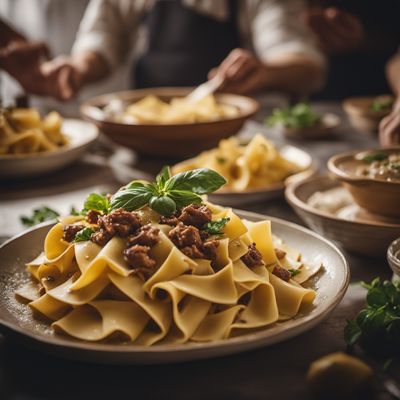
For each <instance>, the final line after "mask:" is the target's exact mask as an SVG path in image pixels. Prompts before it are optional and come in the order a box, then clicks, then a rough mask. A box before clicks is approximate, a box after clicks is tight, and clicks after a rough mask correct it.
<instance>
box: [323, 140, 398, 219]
mask: <svg viewBox="0 0 400 400" xmlns="http://www.w3.org/2000/svg"><path fill="white" fill-rule="evenodd" d="M376 152H382V153H387V154H390V153H393V152H396V153H398V152H400V146H393V147H387V148H384V149H369V150H363V151H360V150H358V151H352V152H349V153H341V154H338V155H336V156H333V157H331V158H330V159H329V160H328V169H329V171H330V172H331V173H332V174H333V176H334V177H335V179H337V180H338V181H340V182H342V183H343V184H344V186H345V187H346V188H347V189H348V190H349V192H350V193H351V195H352V196H353V198H354V201H355V202H356V203H357V204H358V205H359V206H360V207H363V208H365V209H366V210H368V211H370V212H372V213H375V214H379V215H385V216H388V217H395V218H399V217H400V181H385V180H382V179H375V178H370V177H364V176H360V175H357V173H356V170H357V168H358V167H360V166H362V165H365V164H364V162H363V161H362V160H359V159H357V158H362V157H363V156H364V155H368V154H369V153H376Z"/></svg>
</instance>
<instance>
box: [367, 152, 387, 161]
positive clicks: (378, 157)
mask: <svg viewBox="0 0 400 400" xmlns="http://www.w3.org/2000/svg"><path fill="white" fill-rule="evenodd" d="M387 157H388V156H387V154H385V153H382V152H381V151H378V152H376V153H371V154H368V155H366V156H365V157H363V158H362V160H363V161H364V162H366V163H369V164H370V163H373V162H374V161H383V160H386V159H387Z"/></svg>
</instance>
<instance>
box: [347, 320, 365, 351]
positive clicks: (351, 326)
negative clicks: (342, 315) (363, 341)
mask: <svg viewBox="0 0 400 400" xmlns="http://www.w3.org/2000/svg"><path fill="white" fill-rule="evenodd" d="M360 337H361V329H360V327H359V326H358V324H357V322H356V321H347V325H346V326H345V328H344V340H345V341H346V343H347V344H348V345H349V346H353V345H354V344H356V343H357V341H358V340H359V339H360Z"/></svg>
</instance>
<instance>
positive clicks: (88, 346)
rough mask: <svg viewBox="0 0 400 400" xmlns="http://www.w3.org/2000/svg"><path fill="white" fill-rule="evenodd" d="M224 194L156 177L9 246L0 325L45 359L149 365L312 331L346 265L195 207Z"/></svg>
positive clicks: (256, 225) (94, 197)
mask: <svg viewBox="0 0 400 400" xmlns="http://www.w3.org/2000/svg"><path fill="white" fill-rule="evenodd" d="M224 181H225V180H224V178H223V177H222V176H220V175H219V174H218V173H216V172H215V171H212V170H209V169H197V170H193V171H191V172H190V173H189V174H188V173H181V174H177V175H174V176H171V175H170V173H169V169H166V168H164V169H163V171H162V172H161V173H160V174H159V175H158V176H157V179H156V181H155V182H144V181H133V182H130V183H129V184H128V185H126V186H125V187H123V188H121V189H120V190H118V191H117V192H116V193H115V194H113V195H107V196H103V195H100V194H96V193H92V194H90V195H89V196H88V198H87V199H86V201H85V203H84V205H83V208H82V211H81V212H80V213H79V214H78V215H71V216H66V217H63V218H61V219H60V220H58V221H56V222H47V223H45V224H42V225H39V226H38V227H34V228H32V229H31V230H28V231H26V232H25V233H23V234H21V235H20V236H18V237H15V238H13V239H11V240H9V241H8V242H6V243H5V244H3V245H2V246H1V247H0V267H1V268H0V275H1V279H0V294H1V296H0V324H1V325H2V326H3V327H4V328H5V330H6V331H7V332H9V333H11V334H15V335H18V336H19V337H21V338H23V339H25V340H26V341H27V343H31V344H32V343H34V344H36V345H39V346H41V347H42V348H43V350H45V351H49V352H52V353H53V354H60V355H63V356H65V357H70V358H71V357H72V358H77V359H85V360H95V361H101V362H110V363H148V364H151V363H169V362H179V361H185V360H193V359H200V358H209V357H215V356H221V355H226V354H232V353H237V352H241V351H245V350H248V349H252V348H257V347H260V346H266V345H271V344H274V343H276V342H279V341H282V340H285V339H287V338H290V337H293V336H295V335H298V334H300V333H301V332H304V331H305V330H307V329H310V328H311V327H313V326H315V325H316V324H317V323H318V322H320V321H321V320H322V319H323V318H324V317H326V316H327V315H328V313H329V312H330V311H331V310H332V309H333V308H334V307H335V305H337V304H338V302H339V301H340V300H341V298H342V297H343V295H344V293H345V290H346V288H347V285H348V282H349V269H348V265H347V263H346V260H345V258H344V257H343V255H342V254H341V253H340V251H339V250H338V249H337V248H336V247H335V246H334V245H332V244H331V243H330V242H328V241H327V240H325V239H324V238H322V237H320V236H318V235H317V234H315V233H313V232H311V231H309V230H307V229H305V228H302V227H300V226H297V225H295V224H292V223H289V222H286V221H283V220H279V219H276V218H270V217H266V216H262V215H259V214H253V213H248V212H244V211H239V210H233V209H231V208H225V207H222V206H219V205H215V204H212V203H209V202H207V201H206V200H205V199H204V197H202V196H203V195H204V194H206V193H210V192H211V191H213V190H216V189H217V188H218V187H219V186H221V185H222V184H223V183H224ZM28 243H29V245H28Z"/></svg>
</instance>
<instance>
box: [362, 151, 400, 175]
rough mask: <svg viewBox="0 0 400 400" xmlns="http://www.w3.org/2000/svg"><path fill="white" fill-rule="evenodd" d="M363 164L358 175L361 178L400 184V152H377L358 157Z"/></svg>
mask: <svg viewBox="0 0 400 400" xmlns="http://www.w3.org/2000/svg"><path fill="white" fill-rule="evenodd" d="M356 159H357V160H359V161H361V162H362V165H360V166H359V167H358V168H357V170H356V174H357V175H359V176H363V177H367V178H372V179H379V180H383V181H389V182H400V152H398V153H391V154H387V153H383V152H376V153H371V154H367V155H364V156H363V157H357V156H356Z"/></svg>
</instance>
